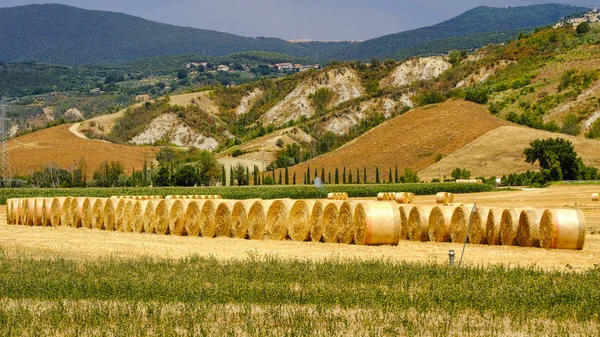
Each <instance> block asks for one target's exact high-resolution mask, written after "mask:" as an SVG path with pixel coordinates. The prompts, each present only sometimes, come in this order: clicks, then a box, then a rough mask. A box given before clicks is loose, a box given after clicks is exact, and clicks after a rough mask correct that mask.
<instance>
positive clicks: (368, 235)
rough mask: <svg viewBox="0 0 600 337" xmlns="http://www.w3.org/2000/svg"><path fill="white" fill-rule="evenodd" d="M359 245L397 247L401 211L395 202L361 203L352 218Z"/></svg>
mask: <svg viewBox="0 0 600 337" xmlns="http://www.w3.org/2000/svg"><path fill="white" fill-rule="evenodd" d="M352 226H353V227H354V230H353V232H354V242H355V243H356V244H357V245H397V244H398V241H399V239H400V228H401V220H400V210H399V208H398V207H397V206H396V204H395V203H394V202H372V201H361V202H359V203H357V205H356V208H355V210H354V215H353V218H352Z"/></svg>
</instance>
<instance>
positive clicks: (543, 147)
mask: <svg viewBox="0 0 600 337" xmlns="http://www.w3.org/2000/svg"><path fill="white" fill-rule="evenodd" d="M523 153H524V154H525V161H526V162H527V163H530V164H534V163H535V162H539V164H540V168H541V169H542V170H550V169H552V167H553V166H554V169H553V170H554V172H555V173H554V174H552V175H551V177H552V178H556V177H558V176H559V174H558V167H560V171H561V173H562V178H563V179H566V180H578V179H581V172H580V168H581V167H580V166H581V165H580V161H581V160H580V159H578V157H577V152H575V149H574V148H573V144H572V143H571V142H570V141H568V140H565V139H563V138H548V139H544V140H541V139H536V140H534V141H532V142H531V143H529V147H528V148H526V149H525V150H524V151H523ZM556 163H558V166H557V165H556Z"/></svg>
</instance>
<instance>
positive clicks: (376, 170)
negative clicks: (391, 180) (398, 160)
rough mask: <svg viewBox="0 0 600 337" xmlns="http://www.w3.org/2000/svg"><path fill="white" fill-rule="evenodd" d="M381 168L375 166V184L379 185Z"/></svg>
mask: <svg viewBox="0 0 600 337" xmlns="http://www.w3.org/2000/svg"><path fill="white" fill-rule="evenodd" d="M379 183H380V181H379V166H375V184H379Z"/></svg>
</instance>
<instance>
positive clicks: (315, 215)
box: [310, 200, 330, 242]
mask: <svg viewBox="0 0 600 337" xmlns="http://www.w3.org/2000/svg"><path fill="white" fill-rule="evenodd" d="M329 202H330V201H329V200H315V204H314V205H313V207H312V210H311V212H310V240H311V241H312V242H320V241H321V239H322V238H323V211H324V210H325V207H326V206H327V205H328V204H329Z"/></svg>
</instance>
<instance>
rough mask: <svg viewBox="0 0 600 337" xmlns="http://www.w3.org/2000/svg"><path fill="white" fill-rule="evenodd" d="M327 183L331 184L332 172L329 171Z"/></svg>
mask: <svg viewBox="0 0 600 337" xmlns="http://www.w3.org/2000/svg"><path fill="white" fill-rule="evenodd" d="M327 183H328V184H331V172H327Z"/></svg>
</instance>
